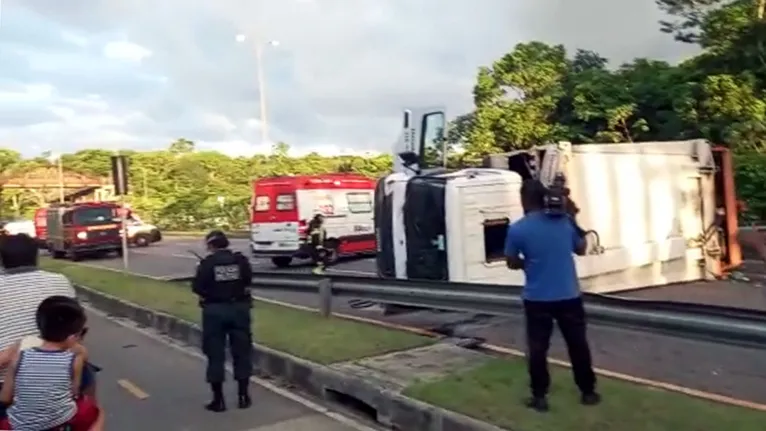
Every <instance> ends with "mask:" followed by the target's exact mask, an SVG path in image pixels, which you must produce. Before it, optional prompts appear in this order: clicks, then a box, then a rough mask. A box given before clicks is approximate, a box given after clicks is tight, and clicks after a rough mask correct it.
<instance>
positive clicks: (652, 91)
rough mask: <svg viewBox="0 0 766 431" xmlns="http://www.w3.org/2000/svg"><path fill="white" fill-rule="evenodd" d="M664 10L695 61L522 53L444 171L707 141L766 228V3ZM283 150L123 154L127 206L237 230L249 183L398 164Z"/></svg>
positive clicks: (496, 66)
mask: <svg viewBox="0 0 766 431" xmlns="http://www.w3.org/2000/svg"><path fill="white" fill-rule="evenodd" d="M643 1H651V0H643ZM655 1H656V3H657V4H658V5H659V6H660V8H661V9H663V10H664V11H665V12H667V13H668V14H669V16H670V17H671V18H670V19H668V20H666V21H663V22H660V23H658V24H659V25H658V31H662V32H665V33H667V34H668V35H669V36H668V37H673V38H675V39H676V40H677V41H678V43H679V44H681V43H686V44H696V45H698V46H699V47H700V48H701V53H700V54H699V55H697V56H695V57H693V58H689V59H686V60H684V61H682V62H681V63H679V64H669V63H667V62H664V61H658V60H654V59H649V58H636V59H634V60H632V61H630V62H628V63H625V64H621V65H614V64H610V63H609V60H608V59H606V58H604V57H602V56H601V55H600V54H599V53H597V52H593V51H589V50H587V49H577V50H575V51H574V52H567V50H566V49H565V48H564V46H563V45H550V44H546V43H543V42H539V41H531V42H526V43H520V44H518V45H516V46H515V47H513V49H512V50H511V51H510V52H508V53H507V54H505V55H503V56H502V57H501V58H499V59H498V60H496V61H495V62H494V63H492V64H491V65H487V66H485V67H481V68H479V70H478V73H477V76H476V82H475V85H474V88H473V96H474V105H475V108H474V110H473V111H471V112H467V113H464V114H463V115H460V116H458V117H457V118H456V119H454V120H453V121H452V122H451V124H450V127H449V129H448V133H447V141H448V147H449V148H450V149H451V153H450V154H449V157H448V163H449V164H450V165H452V166H459V165H472V164H476V163H477V162H478V161H479V160H480V159H481V158H482V157H483V156H484V155H487V154H491V153H496V152H505V151H511V150H515V149H524V148H529V147H531V146H534V145H538V144H542V143H547V142H551V141H571V142H573V143H575V144H589V143H596V142H639V141H669V140H680V139H694V138H702V139H707V140H709V141H711V142H712V143H714V144H718V145H725V146H727V147H729V148H730V149H732V151H734V152H735V154H736V158H735V161H736V171H737V178H736V180H737V185H738V192H739V194H740V197H741V198H743V199H745V200H746V201H748V203H749V207H750V209H751V211H752V213H753V215H754V216H755V217H756V218H758V219H760V220H764V219H766V188H765V187H764V185H766V156H765V155H764V153H765V152H766V17H764V10H765V9H766V0H655ZM583 48H587V47H583ZM287 150H288V147H287V145H286V144H279V145H276V146H275V148H274V149H273V151H272V153H271V154H269V155H257V156H254V157H249V158H245V157H238V158H231V157H227V156H225V155H223V154H220V153H217V152H212V151H200V150H198V149H197V148H196V146H195V144H194V142H193V140H189V139H183V138H182V139H178V140H177V141H175V142H173V143H172V144H170V145H169V147H168V148H167V150H164V151H151V152H135V151H131V152H126V154H129V155H130V160H131V162H130V186H131V194H130V200H131V202H132V204H133V206H134V207H135V208H136V209H137V210H138V211H140V213H141V214H142V215H144V217H146V218H149V219H151V220H153V221H154V222H155V223H158V224H160V225H162V226H163V227H167V228H173V229H189V228H206V227H210V226H212V225H221V224H225V225H229V226H231V227H239V226H242V225H244V224H245V223H246V220H247V204H248V202H249V200H250V193H251V189H250V181H251V180H252V178H255V177H262V176H270V175H282V174H302V173H321V172H338V171H340V172H360V173H363V174H367V175H370V176H373V177H374V176H379V175H382V174H384V173H386V172H388V171H389V169H390V165H391V158H390V156H389V155H382V156H377V157H372V158H363V157H350V156H346V157H323V156H321V155H319V154H309V155H307V156H305V157H300V158H294V157H289V156H288V153H287ZM452 150H458V151H452ZM47 156H48V155H41V156H40V157H38V158H34V159H30V160H21V157H20V156H19V154H18V153H16V152H14V151H12V150H8V149H0V171H2V172H3V173H5V172H10V171H23V170H25V169H30V168H32V167H35V166H44V165H46V164H49V163H50V162H49V161H48V160H47ZM110 156H111V153H109V152H107V151H103V150H83V151H79V152H77V153H74V154H69V155H65V156H63V162H64V166H65V167H66V169H69V170H73V171H77V172H81V173H84V174H89V175H97V176H106V175H108V174H109V169H110V161H109V157H110ZM3 193H4V196H5V197H7V195H8V194H9V193H16V195H15V197H14V199H10V200H9V199H4V200H3V205H4V211H3V214H8V213H9V212H12V213H16V214H27V213H28V212H29V211H30V210H31V209H32V208H33V207H35V206H36V205H37V204H36V203H35V201H34V199H32V198H29V197H24V196H20V195H19V193H21V192H10V191H4V192H3ZM219 196H223V197H224V199H223V200H220V199H218V197H219ZM9 202H11V203H12V208H9V207H8V205H11V204H10V203H9Z"/></svg>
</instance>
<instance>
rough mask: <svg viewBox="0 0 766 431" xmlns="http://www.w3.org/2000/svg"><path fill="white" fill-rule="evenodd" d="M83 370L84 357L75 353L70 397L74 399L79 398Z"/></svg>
mask: <svg viewBox="0 0 766 431" xmlns="http://www.w3.org/2000/svg"><path fill="white" fill-rule="evenodd" d="M83 368H85V355H84V354H78V353H75V357H74V363H73V364H72V396H74V397H75V398H78V397H79V396H80V386H81V385H82V371H83Z"/></svg>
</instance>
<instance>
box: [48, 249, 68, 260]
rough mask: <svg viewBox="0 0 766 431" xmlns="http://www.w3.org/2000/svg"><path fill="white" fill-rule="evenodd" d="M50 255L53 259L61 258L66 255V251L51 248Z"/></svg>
mask: <svg viewBox="0 0 766 431" xmlns="http://www.w3.org/2000/svg"><path fill="white" fill-rule="evenodd" d="M51 256H53V258H54V259H63V258H65V257H66V253H64V252H63V251H57V250H53V251H51Z"/></svg>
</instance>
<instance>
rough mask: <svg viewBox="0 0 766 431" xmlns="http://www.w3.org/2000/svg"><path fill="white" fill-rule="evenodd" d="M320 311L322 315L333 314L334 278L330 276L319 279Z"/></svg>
mask: <svg viewBox="0 0 766 431" xmlns="http://www.w3.org/2000/svg"><path fill="white" fill-rule="evenodd" d="M319 313H320V314H321V315H322V317H330V315H332V280H331V279H329V278H324V279H322V280H320V281H319Z"/></svg>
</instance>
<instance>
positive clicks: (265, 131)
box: [236, 34, 279, 144]
mask: <svg viewBox="0 0 766 431" xmlns="http://www.w3.org/2000/svg"><path fill="white" fill-rule="evenodd" d="M236 40H237V42H240V43H242V42H245V40H247V36H245V35H244V34H239V35H237V38H236ZM265 45H270V46H277V45H279V42H278V41H276V40H270V41H268V42H267V43H265V44H264V43H263V42H262V41H261V39H260V38H257V37H256V39H255V60H256V61H257V63H258V64H257V65H256V67H257V69H258V70H257V75H258V99H259V102H260V108H261V115H260V120H261V143H262V144H265V143H267V142H270V141H269V118H268V112H267V111H268V108H267V106H266V105H267V104H266V77H265V72H264V67H263V48H264V46H265Z"/></svg>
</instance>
